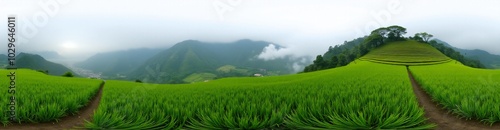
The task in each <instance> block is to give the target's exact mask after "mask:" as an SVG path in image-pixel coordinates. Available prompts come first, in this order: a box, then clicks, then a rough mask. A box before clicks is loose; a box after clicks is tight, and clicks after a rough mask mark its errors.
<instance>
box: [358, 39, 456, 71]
mask: <svg viewBox="0 0 500 130" xmlns="http://www.w3.org/2000/svg"><path fill="white" fill-rule="evenodd" d="M360 59H361V60H366V61H372V62H377V63H383V64H394V65H430V64H439V63H445V62H449V61H451V59H450V58H448V57H446V56H445V55H444V54H442V53H441V52H439V51H438V50H436V49H435V48H433V47H432V46H430V45H428V44H425V43H420V42H417V41H413V40H407V41H399V42H391V43H387V44H386V45H383V46H382V47H379V48H376V49H374V50H372V51H370V52H369V53H368V54H366V55H365V56H363V57H361V58H360Z"/></svg>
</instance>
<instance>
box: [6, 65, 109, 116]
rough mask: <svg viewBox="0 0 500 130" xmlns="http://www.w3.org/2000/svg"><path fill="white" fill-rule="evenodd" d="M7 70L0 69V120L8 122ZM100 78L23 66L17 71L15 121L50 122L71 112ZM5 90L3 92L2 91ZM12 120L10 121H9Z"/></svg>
mask: <svg viewBox="0 0 500 130" xmlns="http://www.w3.org/2000/svg"><path fill="white" fill-rule="evenodd" d="M9 72H10V70H0V75H3V76H2V77H3V78H2V79H1V80H0V84H1V86H2V87H0V91H1V92H2V95H1V96H0V97H1V98H0V104H2V106H1V107H2V108H1V109H0V113H2V116H0V121H1V122H2V123H3V124H4V125H7V124H8V123H9V121H8V118H7V115H4V114H6V113H7V109H6V108H7V104H8V103H9V102H10V101H9V100H7V98H8V97H10V96H11V95H10V94H8V93H7V89H8V86H9V83H10V81H9V78H8V77H6V75H8V74H9ZM101 82H102V81H100V80H92V79H84V78H65V77H60V76H49V75H45V74H43V73H40V72H36V71H33V70H26V69H18V70H17V71H16V93H15V97H16V100H17V108H16V115H17V118H16V121H15V122H18V123H19V122H49V121H54V120H57V119H58V118H60V117H63V116H66V115H72V114H74V113H76V112H77V111H78V109H79V108H81V107H83V106H84V105H86V103H87V102H88V101H89V100H90V99H91V98H92V97H93V96H94V95H95V94H96V93H97V91H98V88H99V84H100V83H101ZM4 93H5V94H4ZM11 123H12V122H11Z"/></svg>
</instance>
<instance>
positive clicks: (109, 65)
mask: <svg viewBox="0 0 500 130" xmlns="http://www.w3.org/2000/svg"><path fill="white" fill-rule="evenodd" d="M161 50H162V49H148V48H140V49H131V50H124V51H115V52H107V53H98V54H95V55H94V56H92V57H90V58H88V59H87V60H85V61H82V62H79V63H76V64H75V66H76V67H80V68H83V69H87V70H91V71H93V72H97V73H98V72H101V73H102V74H103V75H106V76H114V75H116V74H126V73H129V72H131V71H132V70H134V69H136V68H137V67H138V66H140V65H141V64H143V63H144V62H145V61H146V60H147V59H149V58H151V57H152V56H154V55H156V54H158V52H160V51H161Z"/></svg>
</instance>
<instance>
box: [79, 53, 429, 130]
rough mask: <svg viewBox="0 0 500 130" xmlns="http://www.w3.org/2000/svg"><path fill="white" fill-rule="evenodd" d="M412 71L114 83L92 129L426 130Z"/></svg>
mask: <svg viewBox="0 0 500 130" xmlns="http://www.w3.org/2000/svg"><path fill="white" fill-rule="evenodd" d="M425 121H426V119H425V117H424V112H423V110H422V109H421V108H419V106H418V103H417V100H416V97H415V96H414V95H413V92H412V88H411V85H410V82H409V80H408V77H407V74H406V72H405V67H402V66H393V65H383V64H376V63H370V62H366V61H358V62H356V63H352V64H350V65H348V66H346V67H339V68H336V69H331V70H325V71H318V72H313V73H305V74H296V75H286V76H276V77H261V78H224V79H220V80H214V81H210V82H206V83H194V84H183V85H157V84H141V83H133V82H125V81H107V83H106V87H105V88H104V93H103V97H102V100H101V104H100V106H99V109H98V110H97V111H96V113H95V115H94V118H93V120H92V121H91V122H88V123H87V124H86V127H87V128H89V129H176V128H185V129H275V128H278V129H283V128H284V129H409V128H414V129H426V128H431V127H432V125H430V124H426V123H425Z"/></svg>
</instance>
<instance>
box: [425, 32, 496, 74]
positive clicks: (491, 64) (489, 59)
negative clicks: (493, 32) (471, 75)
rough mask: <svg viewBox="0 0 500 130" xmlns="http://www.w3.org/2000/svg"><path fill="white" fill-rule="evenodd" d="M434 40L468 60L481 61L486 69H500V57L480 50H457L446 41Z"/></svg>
mask: <svg viewBox="0 0 500 130" xmlns="http://www.w3.org/2000/svg"><path fill="white" fill-rule="evenodd" d="M434 40H436V41H437V42H438V43H442V44H443V45H445V46H448V47H451V48H453V49H454V50H456V51H458V52H460V54H462V55H464V56H465V57H467V58H470V59H476V60H479V61H480V62H481V63H483V64H484V65H485V66H486V68H490V69H500V55H494V54H491V53H489V52H487V51H484V50H480V49H473V50H468V49H461V48H456V47H453V46H451V45H450V44H448V43H447V42H445V41H442V40H439V39H434Z"/></svg>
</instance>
